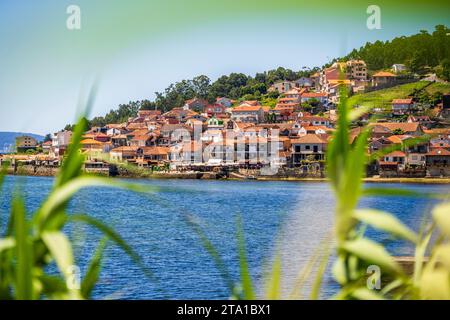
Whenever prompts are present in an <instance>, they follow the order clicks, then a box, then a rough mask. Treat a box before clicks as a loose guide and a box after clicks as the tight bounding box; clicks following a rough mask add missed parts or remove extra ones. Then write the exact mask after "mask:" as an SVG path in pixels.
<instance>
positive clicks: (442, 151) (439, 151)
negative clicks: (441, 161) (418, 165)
mask: <svg viewBox="0 0 450 320" xmlns="http://www.w3.org/2000/svg"><path fill="white" fill-rule="evenodd" d="M426 156H450V151H448V150H445V149H443V148H437V149H434V150H433V151H430V152H428V153H427V154H426Z"/></svg>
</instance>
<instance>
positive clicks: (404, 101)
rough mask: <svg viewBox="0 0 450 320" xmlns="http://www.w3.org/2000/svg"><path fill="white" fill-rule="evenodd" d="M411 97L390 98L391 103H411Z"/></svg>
mask: <svg viewBox="0 0 450 320" xmlns="http://www.w3.org/2000/svg"><path fill="white" fill-rule="evenodd" d="M412 100H413V99H411V98H408V99H394V100H392V104H411V103H412Z"/></svg>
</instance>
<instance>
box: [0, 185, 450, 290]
mask: <svg viewBox="0 0 450 320" xmlns="http://www.w3.org/2000/svg"><path fill="white" fill-rule="evenodd" d="M134 182H135V183H139V184H144V185H148V186H156V187H159V188H160V189H159V190H158V191H157V192H156V193H155V194H154V196H152V197H149V196H143V195H140V194H135V193H132V192H130V191H123V190H117V189H112V188H88V189H85V190H83V191H82V192H80V193H79V194H78V195H77V196H76V197H75V199H74V200H73V201H72V202H71V204H70V208H69V212H70V213H87V214H89V215H91V216H93V217H95V218H98V219H100V220H102V221H104V222H105V223H107V224H108V225H110V226H112V227H114V228H115V230H116V231H117V232H118V233H120V235H121V236H122V237H123V238H124V239H125V240H126V241H127V242H128V243H129V244H130V245H131V246H132V247H133V248H134V249H135V250H136V251H137V252H138V253H139V254H140V255H141V256H142V258H143V259H144V262H145V265H146V266H147V267H149V268H150V269H151V270H152V271H153V272H154V276H155V278H156V280H151V279H148V278H146V277H145V276H144V274H143V273H142V271H141V270H140V269H139V267H137V266H136V265H135V264H134V263H133V262H132V260H131V259H130V258H129V257H128V256H127V255H126V254H125V253H123V251H121V250H120V249H119V248H118V247H117V246H115V245H113V244H111V245H109V246H108V248H107V250H106V256H105V259H104V262H103V269H102V273H101V279H100V281H99V283H98V285H97V287H96V289H95V292H94V298H96V299H164V298H168V299H227V298H229V292H228V290H227V287H226V285H225V283H224V281H223V280H222V278H221V276H220V272H219V271H218V270H217V268H216V267H215V265H214V263H213V261H212V259H211V257H210V256H209V254H208V253H207V252H206V251H205V249H204V248H203V246H202V244H201V242H200V241H199V237H198V235H197V234H196V233H195V232H194V231H193V229H192V227H191V226H190V225H189V224H187V223H186V219H185V217H186V216H191V217H194V218H195V220H196V221H197V222H198V223H199V224H200V225H201V226H202V227H203V229H204V232H205V233H206V235H207V236H208V238H209V239H210V240H211V241H212V243H213V244H214V246H215V248H216V249H217V251H218V252H219V254H220V255H221V257H222V259H223V260H224V261H225V264H226V267H227V268H228V272H229V273H230V274H231V276H232V277H233V279H234V280H238V279H239V263H238V256H237V245H236V216H237V214H239V215H241V217H242V221H243V226H244V231H245V241H246V246H247V257H248V260H249V267H250V270H251V273H252V277H253V280H254V283H255V286H256V288H257V290H258V292H262V291H263V287H264V281H263V275H264V272H265V271H267V268H266V266H267V265H268V264H269V263H270V261H271V260H272V258H273V256H274V252H275V250H276V247H277V248H278V249H279V252H280V255H281V261H282V270H283V277H282V287H283V292H284V294H288V293H289V292H290V290H291V289H292V285H293V283H294V279H295V278H296V277H297V275H298V273H299V272H300V271H301V270H302V267H304V266H305V264H306V263H307V262H308V260H309V259H310V258H311V256H312V255H313V253H314V252H315V250H316V249H317V248H318V247H319V246H320V243H321V240H323V239H325V238H326V237H327V235H328V234H329V232H330V229H331V227H332V224H333V210H334V199H333V194H332V192H331V190H330V188H329V186H328V185H327V184H326V183H322V182H317V183H316V182H257V181H209V180H206V181H205V180H135V181H134ZM52 184H53V178H46V177H14V176H8V177H6V180H5V184H4V186H3V189H2V191H1V197H0V226H1V232H2V234H3V232H4V228H5V224H6V220H7V218H8V214H9V212H8V211H9V210H10V201H11V196H12V194H13V192H14V191H15V190H16V191H17V190H19V192H22V193H23V194H24V198H25V201H26V205H27V208H28V210H29V212H32V211H33V210H36V208H38V207H39V204H40V203H41V202H42V201H43V200H44V199H45V197H46V195H48V193H49V192H50V190H51V187H52ZM371 186H376V187H391V188H408V189H412V190H415V191H418V192H436V193H444V194H448V192H449V186H448V185H420V184H408V185H406V184H374V185H371ZM436 203H437V202H436V201H435V200H430V199H417V198H407V197H373V198H366V199H363V200H362V201H361V203H360V206H361V207H365V208H376V209H381V210H386V211H389V212H392V213H394V214H395V215H396V216H397V217H398V218H400V219H401V220H402V221H403V222H404V223H405V224H407V225H408V226H410V227H411V228H413V229H415V230H418V229H419V228H420V225H421V222H422V221H423V218H424V217H427V216H428V217H429V216H430V212H431V208H432V207H433V205H435V204H436ZM65 231H66V232H67V233H69V235H70V237H71V239H73V241H74V253H75V256H76V263H77V265H78V266H79V267H80V268H81V271H82V273H84V272H85V270H86V268H87V265H88V263H89V259H90V258H91V257H92V255H93V253H94V251H95V248H96V246H97V245H98V242H99V240H100V239H101V234H100V233H99V232H97V231H96V230H93V229H92V228H90V227H86V226H83V225H80V224H71V225H69V226H68V227H67V228H66V230H65ZM367 235H368V236H369V237H371V238H373V239H375V240H377V241H379V242H381V243H383V244H384V245H385V246H386V247H387V249H388V250H389V251H390V252H391V253H392V254H395V255H411V254H413V247H412V246H411V245H410V244H408V243H406V242H403V241H399V240H395V239H392V238H391V237H389V236H386V235H385V234H383V233H380V232H376V231H374V230H371V229H369V230H368V231H367ZM275 244H277V246H275ZM53 269H54V268H53ZM336 290H337V285H336V283H335V282H334V281H333V280H332V277H331V275H330V272H327V274H326V276H325V280H324V283H323V288H322V297H323V298H327V297H330V296H331V295H332V294H333V293H334V292H336ZM303 292H304V293H306V294H307V292H308V284H306V285H305V287H304V290H303ZM306 297H307V296H306Z"/></svg>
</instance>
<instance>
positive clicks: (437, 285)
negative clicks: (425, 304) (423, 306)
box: [420, 266, 450, 300]
mask: <svg viewBox="0 0 450 320" xmlns="http://www.w3.org/2000/svg"><path fill="white" fill-rule="evenodd" d="M420 296H421V298H422V299H429V300H449V299H450V281H449V273H448V271H447V270H445V269H443V268H437V269H436V268H432V267H428V266H427V267H425V269H424V271H423V274H422V277H421V279H420Z"/></svg>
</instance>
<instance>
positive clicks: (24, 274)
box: [12, 198, 33, 300]
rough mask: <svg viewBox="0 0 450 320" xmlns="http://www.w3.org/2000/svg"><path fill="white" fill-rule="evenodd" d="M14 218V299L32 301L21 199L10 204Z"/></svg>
mask: <svg viewBox="0 0 450 320" xmlns="http://www.w3.org/2000/svg"><path fill="white" fill-rule="evenodd" d="M12 212H13V216H14V231H15V233H14V237H15V241H16V246H15V249H16V259H17V261H16V298H17V299H18V300H31V299H33V277H32V261H33V251H32V244H31V239H30V236H29V234H28V223H27V221H26V214H25V206H24V203H23V200H22V199H19V198H14V200H13V204H12Z"/></svg>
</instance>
